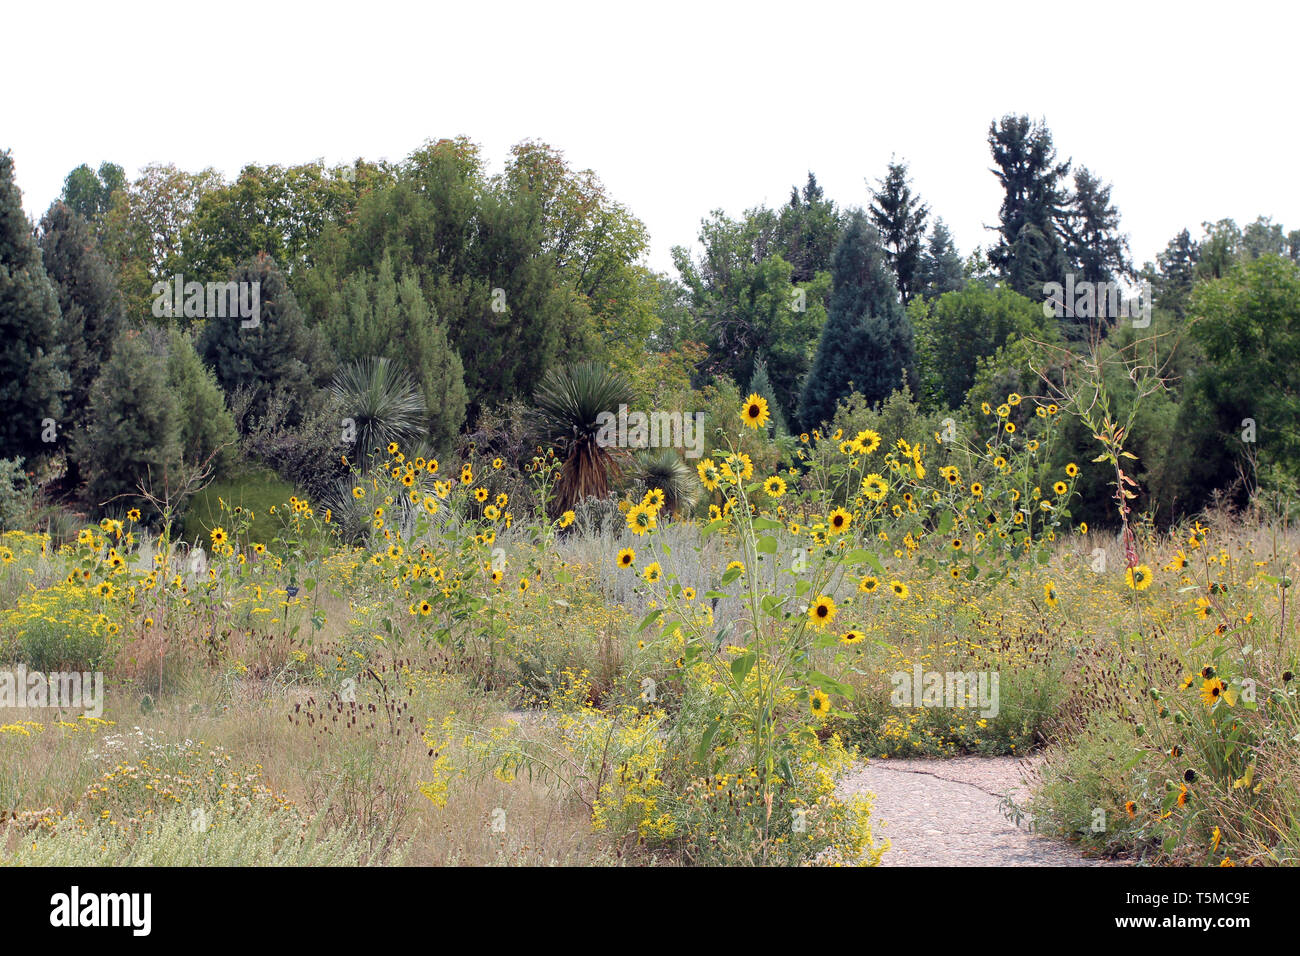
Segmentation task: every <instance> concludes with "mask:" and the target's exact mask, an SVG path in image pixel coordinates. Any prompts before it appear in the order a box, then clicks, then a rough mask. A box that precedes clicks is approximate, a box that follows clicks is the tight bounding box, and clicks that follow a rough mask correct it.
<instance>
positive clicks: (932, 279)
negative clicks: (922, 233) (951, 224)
mask: <svg viewBox="0 0 1300 956" xmlns="http://www.w3.org/2000/svg"><path fill="white" fill-rule="evenodd" d="M918 279H919V282H920V287H919V289H918V291H919V293H920V294H921V295H923V296H925V297H926V298H933V297H935V296H940V295H943V294H944V293H945V292H956V291H957V290H958V289H960V288H961V287H962V286H963V285H965V284H966V280H965V276H964V275H963V273H962V261H961V256H960V255H958V254H957V246H956V244H955V243H953V241H952V234H951V233H950V232H949V231H948V226H947V224H946V223H945V222H944V221H943V220H942V219H936V220H935V221H934V228H933V229H931V230H930V238H929V241H928V242H927V244H926V250H925V255H924V256H922V257H921V267H920V270H919V272H918Z"/></svg>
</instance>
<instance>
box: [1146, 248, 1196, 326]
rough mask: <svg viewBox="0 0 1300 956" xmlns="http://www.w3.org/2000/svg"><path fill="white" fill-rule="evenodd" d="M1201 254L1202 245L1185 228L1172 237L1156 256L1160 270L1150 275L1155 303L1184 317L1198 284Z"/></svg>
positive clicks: (1179, 316)
mask: <svg viewBox="0 0 1300 956" xmlns="http://www.w3.org/2000/svg"><path fill="white" fill-rule="evenodd" d="M1200 258H1201V250H1200V246H1199V244H1198V243H1196V242H1195V241H1193V239H1192V234H1191V233H1190V232H1188V231H1187V230H1186V229H1184V230H1183V231H1182V232H1180V233H1179V234H1178V235H1176V236H1174V238H1172V239H1170V240H1169V242H1168V244H1167V245H1166V246H1165V249H1164V251H1163V252H1161V253H1160V254H1159V255H1158V256H1156V262H1157V263H1158V265H1159V271H1158V272H1156V273H1155V274H1154V275H1151V276H1150V277H1149V278H1150V281H1151V283H1152V285H1153V286H1154V287H1155V289H1154V291H1155V300H1156V302H1155V304H1156V305H1158V306H1159V307H1160V308H1162V309H1168V310H1169V311H1171V312H1173V313H1174V314H1175V315H1176V316H1178V318H1180V319H1181V318H1183V316H1184V315H1185V314H1186V312H1187V296H1188V294H1189V293H1190V292H1191V291H1192V286H1193V285H1195V284H1196V263H1197V262H1198V261H1199V260H1200Z"/></svg>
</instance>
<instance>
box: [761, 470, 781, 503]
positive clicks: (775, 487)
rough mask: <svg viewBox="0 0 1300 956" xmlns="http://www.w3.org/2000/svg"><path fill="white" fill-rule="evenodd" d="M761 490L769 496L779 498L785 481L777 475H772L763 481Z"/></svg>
mask: <svg viewBox="0 0 1300 956" xmlns="http://www.w3.org/2000/svg"><path fill="white" fill-rule="evenodd" d="M763 490H764V491H766V492H767V496H768V497H769V498H780V497H781V496H782V495H783V494H785V481H784V480H783V479H782V478H781V477H780V476H779V475H773V476H772V477H771V478H769V479H767V481H765V482H763Z"/></svg>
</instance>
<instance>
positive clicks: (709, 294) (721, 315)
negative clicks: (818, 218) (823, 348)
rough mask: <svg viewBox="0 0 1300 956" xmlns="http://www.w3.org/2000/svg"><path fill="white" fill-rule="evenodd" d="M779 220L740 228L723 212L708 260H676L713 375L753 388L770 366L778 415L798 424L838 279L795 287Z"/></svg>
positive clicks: (708, 243) (714, 220)
mask: <svg viewBox="0 0 1300 956" xmlns="http://www.w3.org/2000/svg"><path fill="white" fill-rule="evenodd" d="M776 223H777V221H776V217H775V216H774V215H773V214H772V212H771V210H767V209H762V208H760V209H752V210H750V211H749V212H747V213H746V214H745V216H744V218H742V219H740V220H735V219H731V218H730V217H728V216H727V215H726V214H725V213H723V212H722V211H721V210H715V211H714V212H713V214H712V216H711V217H710V218H708V219H706V220H704V221H703V222H702V223H701V228H700V234H699V239H700V244H701V245H702V246H703V248H704V252H703V255H702V256H701V257H700V258H699V259H698V260H694V259H692V258H691V256H690V255H689V253H688V252H687V251H686V250H685V249H684V248H682V247H680V246H678V247H676V248H674V249H673V259H674V262H675V263H676V265H677V270H678V272H679V274H680V276H681V280H682V284H683V285H684V286H685V287H686V288H687V289H688V290H689V292H690V298H691V301H690V308H691V311H692V313H693V314H694V316H695V317H696V322H697V323H698V326H700V327H701V328H702V330H703V331H704V333H705V334H704V340H705V341H704V344H705V345H707V346H708V350H709V362H708V364H707V365H706V367H705V371H706V372H709V373H711V374H714V375H719V374H725V375H728V376H730V377H731V378H732V379H733V380H734V381H737V382H745V381H748V379H749V377H750V375H751V374H753V369H754V362H755V360H756V359H760V358H761V359H763V360H764V361H765V362H766V363H767V369H768V376H769V378H770V380H771V383H772V391H773V394H774V395H775V397H776V400H777V403H778V407H779V408H780V409H781V410H782V412H783V413H784V414H785V415H786V417H787V418H793V417H794V413H795V410H796V409H797V407H798V401H799V389H800V387H801V385H802V383H803V380H804V377H805V376H806V375H807V372H808V367H809V361H810V358H811V352H812V350H813V347H814V345H815V343H816V341H817V335H818V333H819V332H820V331H821V328H822V326H823V325H824V324H825V321H826V310H825V306H824V302H825V300H826V296H827V294H828V293H829V290H830V275H829V273H826V272H818V273H817V274H816V275H815V276H814V277H813V279H812V281H810V282H807V283H803V284H798V285H797V284H795V283H794V282H793V274H794V268H793V266H791V264H790V263H789V262H787V261H786V259H785V258H784V257H783V256H782V255H781V254H780V252H779V251H777V245H778V243H777V239H776Z"/></svg>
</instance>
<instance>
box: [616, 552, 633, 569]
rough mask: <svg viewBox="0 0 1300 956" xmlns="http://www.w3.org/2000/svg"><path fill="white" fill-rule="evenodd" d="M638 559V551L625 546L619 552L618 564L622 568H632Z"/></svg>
mask: <svg viewBox="0 0 1300 956" xmlns="http://www.w3.org/2000/svg"><path fill="white" fill-rule="evenodd" d="M635 561H636V552H635V551H633V550H632V549H631V548H624V549H623V550H622V551H620V552H619V553H618V566H619V567H620V568H630V567H632V564H633V562H635Z"/></svg>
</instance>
